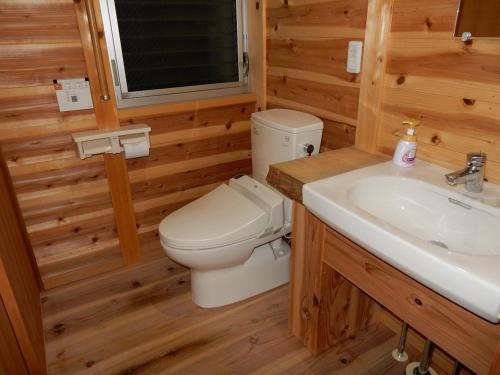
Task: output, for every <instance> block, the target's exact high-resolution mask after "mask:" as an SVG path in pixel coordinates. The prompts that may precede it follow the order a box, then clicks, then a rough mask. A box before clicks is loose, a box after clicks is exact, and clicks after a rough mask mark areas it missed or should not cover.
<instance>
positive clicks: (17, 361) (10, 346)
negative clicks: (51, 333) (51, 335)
mask: <svg viewBox="0 0 500 375" xmlns="http://www.w3.org/2000/svg"><path fill="white" fill-rule="evenodd" d="M0 332H2V334H1V335H0V373H2V374H18V375H28V374H29V372H28V369H27V368H26V363H25V362H24V358H23V354H22V353H21V349H20V348H19V344H18V343H17V340H16V334H15V332H14V329H13V328H12V325H11V324H10V320H9V316H8V315H7V310H5V306H4V304H3V301H2V298H0Z"/></svg>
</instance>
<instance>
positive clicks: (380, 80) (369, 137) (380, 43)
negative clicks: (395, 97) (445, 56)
mask: <svg viewBox="0 0 500 375" xmlns="http://www.w3.org/2000/svg"><path fill="white" fill-rule="evenodd" d="M393 4H394V0H370V1H369V2H368V16H367V22H366V37H365V51H364V55H363V65H362V73H361V90H360V97H359V112H358V122H359V126H358V128H357V129H356V147H357V148H359V149H361V150H364V151H368V152H375V150H376V148H377V143H376V142H377V133H378V130H379V127H380V124H381V117H380V108H381V107H382V100H383V99H382V98H383V88H384V77H385V71H386V64H387V58H386V55H387V48H388V39H389V31H390V27H391V20H392V7H393Z"/></svg>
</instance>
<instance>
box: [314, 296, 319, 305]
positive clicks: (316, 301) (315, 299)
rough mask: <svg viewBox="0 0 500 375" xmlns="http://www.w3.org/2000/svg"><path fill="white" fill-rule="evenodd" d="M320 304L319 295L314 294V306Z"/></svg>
mask: <svg viewBox="0 0 500 375" xmlns="http://www.w3.org/2000/svg"><path fill="white" fill-rule="evenodd" d="M318 305H319V300H318V297H316V296H313V306H318Z"/></svg>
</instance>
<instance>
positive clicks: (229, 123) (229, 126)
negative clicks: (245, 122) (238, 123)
mask: <svg viewBox="0 0 500 375" xmlns="http://www.w3.org/2000/svg"><path fill="white" fill-rule="evenodd" d="M232 126H233V125H232V124H231V121H228V122H226V129H227V130H229V129H231V127H232Z"/></svg>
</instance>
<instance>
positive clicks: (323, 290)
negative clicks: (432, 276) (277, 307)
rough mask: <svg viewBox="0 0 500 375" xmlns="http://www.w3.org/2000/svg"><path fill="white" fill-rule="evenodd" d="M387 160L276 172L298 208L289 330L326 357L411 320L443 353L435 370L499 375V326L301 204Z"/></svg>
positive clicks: (349, 151)
mask: <svg viewBox="0 0 500 375" xmlns="http://www.w3.org/2000/svg"><path fill="white" fill-rule="evenodd" d="M387 160H388V158H387V157H386V156H379V155H374V154H370V153H367V152H364V151H360V150H357V149H355V148H346V149H340V150H335V151H329V152H325V153H323V154H319V155H316V156H313V157H309V158H304V159H300V160H294V161H290V162H286V163H280V164H275V165H272V166H271V167H270V170H269V173H268V176H267V181H268V182H269V184H271V185H272V186H274V187H275V188H277V189H278V190H279V191H281V192H282V193H283V194H285V195H287V196H288V197H290V198H291V199H293V200H294V201H295V202H294V206H293V212H294V214H293V231H292V233H293V237H292V259H291V261H292V271H291V279H290V304H289V315H288V326H289V329H290V330H291V332H292V333H293V334H294V335H295V336H296V337H298V338H299V339H300V340H301V341H302V343H303V344H304V345H305V346H306V347H307V348H308V349H309V351H310V352H311V353H313V354H319V353H321V352H323V351H325V350H327V349H332V348H334V350H336V351H338V352H341V351H343V350H345V345H346V343H348V342H349V340H351V339H352V338H354V337H356V336H358V335H359V334H361V333H362V332H365V331H367V330H369V329H370V327H374V326H377V325H379V324H384V325H387V326H391V328H393V329H394V330H395V332H397V331H398V330H399V327H400V322H401V320H404V321H407V322H408V323H409V325H410V327H412V330H413V331H412V332H414V333H415V335H417V336H418V337H419V340H420V342H422V340H423V338H424V337H425V338H429V339H431V340H432V341H433V342H434V343H435V344H436V346H438V347H439V349H436V350H435V352H436V353H435V355H434V357H435V358H434V359H435V360H436V362H434V360H433V363H434V364H437V365H438V366H440V364H444V365H443V366H441V367H440V368H441V369H443V368H445V367H447V368H448V369H447V370H446V371H440V372H439V373H440V374H445V373H450V372H451V366H452V364H453V358H455V359H458V360H459V361H460V362H461V363H462V364H463V365H464V366H466V367H467V368H468V369H464V371H463V373H464V374H471V373H476V374H478V375H500V324H492V323H490V322H487V321H485V320H484V319H482V318H480V317H478V316H476V315H474V314H472V313H471V312H469V311H467V310H465V309H463V308H461V307H460V306H458V305H456V304H454V303H453V302H451V301H449V300H447V299H446V298H444V297H442V296H441V295H439V294H438V293H436V292H434V291H432V290H430V289H429V288H427V287H425V286H424V285H422V284H420V283H419V282H417V281H416V280H414V279H412V278H411V277H409V276H407V275H405V274H404V273H402V272H400V271H399V270H397V269H396V268H394V267H392V266H391V265H389V264H387V263H385V262H384V261H382V260H380V259H379V258H377V257H375V256H374V255H372V254H371V253H369V252H368V251H367V250H365V249H364V248H362V247H361V246H359V245H357V244H356V243H354V242H352V241H351V240H350V239H348V238H346V237H344V236H343V235H341V234H340V233H338V232H336V231H335V230H334V229H333V228H330V227H329V226H328V225H326V224H325V223H323V222H322V221H321V220H320V219H318V218H317V217H315V216H314V215H313V214H311V213H310V212H309V211H308V210H307V208H306V207H305V206H303V205H302V204H301V203H302V186H303V185H304V184H306V183H308V182H313V181H317V180H320V179H323V178H327V177H331V176H334V175H338V174H341V173H345V172H349V171H351V170H354V169H358V168H362V167H366V166H370V165H372V164H376V163H380V162H384V161H387ZM398 319H399V320H398ZM398 321H399V323H398ZM394 322H396V323H395V324H394ZM419 346H420V345H419ZM422 346H423V342H422ZM436 357H437V358H436ZM438 362H439V363H438ZM470 370H472V371H470Z"/></svg>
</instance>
